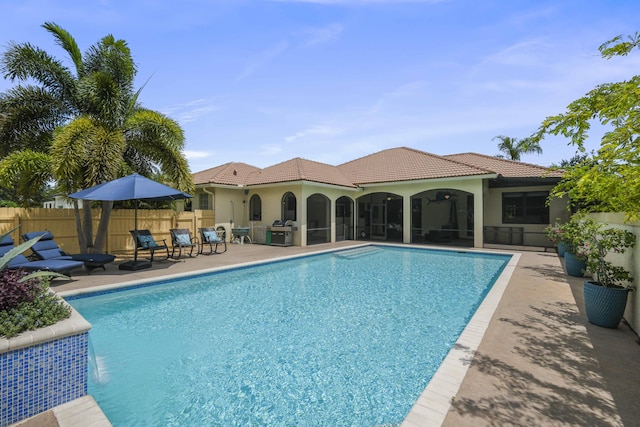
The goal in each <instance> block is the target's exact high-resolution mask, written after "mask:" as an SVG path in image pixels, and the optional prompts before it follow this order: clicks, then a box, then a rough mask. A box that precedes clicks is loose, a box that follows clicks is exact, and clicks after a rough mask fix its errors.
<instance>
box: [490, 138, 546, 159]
mask: <svg viewBox="0 0 640 427" xmlns="http://www.w3.org/2000/svg"><path fill="white" fill-rule="evenodd" d="M496 139H499V140H500V143H499V144H498V150H500V151H501V152H502V153H505V154H506V157H507V158H508V159H509V160H515V161H520V157H521V156H522V154H527V153H536V154H541V153H542V147H540V144H539V143H537V142H535V141H532V140H531V139H530V138H522V139H517V138H511V137H509V136H504V135H498V136H496V137H494V138H493V139H492V141H495V140H496ZM497 157H505V156H503V155H502V154H499V155H498V156H497Z"/></svg>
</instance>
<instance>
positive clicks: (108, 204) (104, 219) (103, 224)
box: [93, 200, 113, 254]
mask: <svg viewBox="0 0 640 427" xmlns="http://www.w3.org/2000/svg"><path fill="white" fill-rule="evenodd" d="M112 210H113V202H112V201H106V200H105V201H103V202H102V210H101V212H100V222H99V223H98V231H97V232H96V241H95V243H94V245H93V250H94V252H95V253H97V254H101V253H104V249H105V248H104V246H105V243H106V241H107V230H108V227H109V219H110V218H111V211H112Z"/></svg>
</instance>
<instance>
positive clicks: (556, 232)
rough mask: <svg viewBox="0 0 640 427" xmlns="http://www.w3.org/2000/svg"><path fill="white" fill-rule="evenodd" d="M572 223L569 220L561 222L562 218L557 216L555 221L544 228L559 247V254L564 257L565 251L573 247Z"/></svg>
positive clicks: (546, 233)
mask: <svg viewBox="0 0 640 427" xmlns="http://www.w3.org/2000/svg"><path fill="white" fill-rule="evenodd" d="M570 227H571V225H570V224H569V223H568V222H565V223H562V222H560V218H556V220H555V222H554V223H553V224H551V225H550V226H548V227H547V228H545V229H544V233H545V235H546V236H547V238H548V239H549V240H551V242H553V243H554V244H555V245H556V247H557V249H558V256H561V257H563V256H564V254H565V252H566V251H567V250H568V249H570V248H571V246H572V245H571V243H572V241H571V239H572V238H571V236H570V233H569V232H570Z"/></svg>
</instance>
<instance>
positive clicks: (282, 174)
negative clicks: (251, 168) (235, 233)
mask: <svg viewBox="0 0 640 427" xmlns="http://www.w3.org/2000/svg"><path fill="white" fill-rule="evenodd" d="M291 181H310V182H317V183H322V184H331V185H339V186H342V187H353V188H355V187H356V185H354V183H353V182H352V181H350V180H349V179H348V178H347V177H346V176H345V175H344V174H343V173H342V172H341V171H340V170H339V169H338V168H336V167H335V166H331V165H327V164H325V163H319V162H314V161H311V160H306V159H301V158H299V157H296V158H295V159H291V160H287V161H286V162H282V163H278V164H277V165H273V166H269V167H268V168H265V169H262V170H261V171H259V172H256V173H254V174H252V175H251V176H249V177H248V179H247V181H246V185H258V184H274V183H278V182H291Z"/></svg>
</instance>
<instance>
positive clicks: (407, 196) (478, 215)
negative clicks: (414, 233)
mask: <svg viewBox="0 0 640 427" xmlns="http://www.w3.org/2000/svg"><path fill="white" fill-rule="evenodd" d="M482 188H483V187H482V179H480V178H467V179H446V180H429V181H423V182H410V183H399V184H387V185H376V186H364V191H362V192H360V193H357V194H358V197H362V196H364V195H367V194H371V193H378V192H381V193H384V192H386V193H393V194H395V195H398V196H401V197H402V198H403V206H402V221H403V230H402V233H403V236H402V240H403V242H404V243H410V242H411V227H410V225H411V197H412V196H415V195H417V194H419V193H422V192H425V191H429V190H452V191H463V192H465V193H470V194H473V195H474V230H473V236H474V237H473V246H474V247H478V248H480V247H482V224H483V210H482ZM423 215H443V214H442V212H439V210H435V209H433V212H429V209H423ZM442 221H444V219H442Z"/></svg>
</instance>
